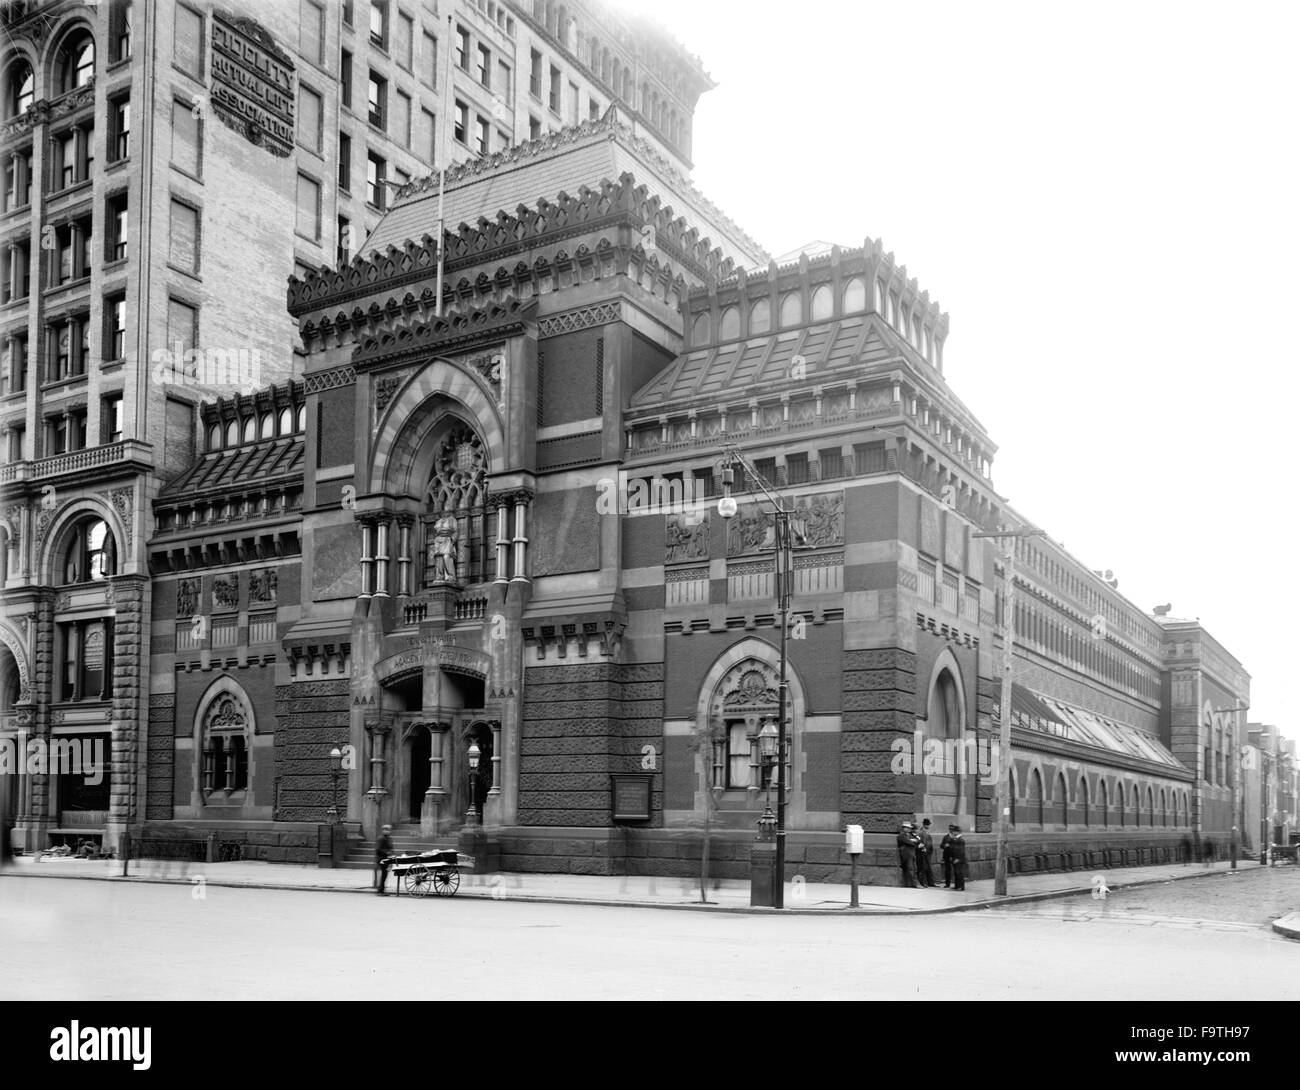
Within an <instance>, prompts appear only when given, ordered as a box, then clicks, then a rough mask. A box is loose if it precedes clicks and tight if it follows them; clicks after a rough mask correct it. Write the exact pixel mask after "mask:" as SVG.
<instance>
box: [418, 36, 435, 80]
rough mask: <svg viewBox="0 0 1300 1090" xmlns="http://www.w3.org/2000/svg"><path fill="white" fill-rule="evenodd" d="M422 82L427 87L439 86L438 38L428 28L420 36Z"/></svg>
mask: <svg viewBox="0 0 1300 1090" xmlns="http://www.w3.org/2000/svg"><path fill="white" fill-rule="evenodd" d="M420 82H421V83H423V84H424V85H425V86H426V87H437V86H438V39H437V38H435V37H434V36H433V35H432V34H430V33H429V32H428V31H427V30H425V31H421V36H420Z"/></svg>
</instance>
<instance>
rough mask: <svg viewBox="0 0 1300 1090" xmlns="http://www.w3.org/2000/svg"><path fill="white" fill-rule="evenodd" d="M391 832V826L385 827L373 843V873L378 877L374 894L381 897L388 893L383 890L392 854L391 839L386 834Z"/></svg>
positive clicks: (386, 881)
mask: <svg viewBox="0 0 1300 1090" xmlns="http://www.w3.org/2000/svg"><path fill="white" fill-rule="evenodd" d="M392 831H393V827H392V826H391V825H385V826H384V827H383V829H382V830H380V833H379V839H378V840H376V841H375V872H376V874H378V876H379V880H378V882H376V884H375V892H376V893H378V894H379V896H381V897H386V896H387V895H388V891H387V890H386V889H385V888H384V887H385V886H386V885H388V866H389V858H390V857H391V856H392V854H393V838H392V837H391V836H389V835H388V834H389V833H391V832H392Z"/></svg>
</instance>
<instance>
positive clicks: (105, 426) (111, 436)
mask: <svg viewBox="0 0 1300 1090" xmlns="http://www.w3.org/2000/svg"><path fill="white" fill-rule="evenodd" d="M101 404H102V407H103V418H102V420H101V422H100V426H99V437H100V441H101V442H103V443H120V442H121V441H122V395H121V394H107V395H105V397H104V399H103V401H102V402H101Z"/></svg>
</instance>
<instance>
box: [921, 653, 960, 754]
mask: <svg viewBox="0 0 1300 1090" xmlns="http://www.w3.org/2000/svg"><path fill="white" fill-rule="evenodd" d="M961 728H962V722H961V700H960V698H959V696H958V693H957V683H956V682H955V681H954V680H953V676H952V671H950V670H948V669H943V670H940V671H939V675H938V676H937V677H936V678H935V679H934V687H933V688H932V689H931V690H930V703H929V711H928V718H927V720H926V733H927V735H928V736H929V737H931V738H957V737H959V736H960V735H961Z"/></svg>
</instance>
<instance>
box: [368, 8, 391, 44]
mask: <svg viewBox="0 0 1300 1090" xmlns="http://www.w3.org/2000/svg"><path fill="white" fill-rule="evenodd" d="M370 44H371V45H375V46H378V47H379V48H380V49H387V48H388V0H370Z"/></svg>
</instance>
